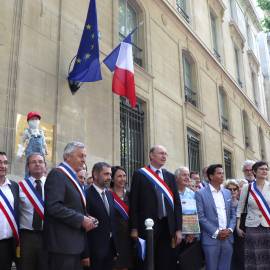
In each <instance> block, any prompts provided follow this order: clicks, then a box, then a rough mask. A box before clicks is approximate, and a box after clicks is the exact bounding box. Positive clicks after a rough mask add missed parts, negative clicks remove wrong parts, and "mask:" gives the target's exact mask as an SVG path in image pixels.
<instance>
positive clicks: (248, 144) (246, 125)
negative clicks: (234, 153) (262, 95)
mask: <svg viewBox="0 0 270 270" xmlns="http://www.w3.org/2000/svg"><path fill="white" fill-rule="evenodd" d="M243 125H244V136H245V140H244V141H245V147H249V148H250V147H251V137H250V126H249V119H248V115H247V113H246V111H243Z"/></svg>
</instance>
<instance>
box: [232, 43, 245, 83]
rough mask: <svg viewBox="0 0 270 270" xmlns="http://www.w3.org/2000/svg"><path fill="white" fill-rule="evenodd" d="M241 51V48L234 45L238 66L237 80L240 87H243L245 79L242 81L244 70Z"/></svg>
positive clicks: (236, 66)
mask: <svg viewBox="0 0 270 270" xmlns="http://www.w3.org/2000/svg"><path fill="white" fill-rule="evenodd" d="M240 54H241V52H240V49H238V48H237V47H236V46H235V47H234V58H235V68H236V77H237V82H238V84H239V86H240V87H243V81H242V70H241V66H240V65H241V62H242V61H241V55H240Z"/></svg>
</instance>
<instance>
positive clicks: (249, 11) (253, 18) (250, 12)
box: [241, 0, 263, 32]
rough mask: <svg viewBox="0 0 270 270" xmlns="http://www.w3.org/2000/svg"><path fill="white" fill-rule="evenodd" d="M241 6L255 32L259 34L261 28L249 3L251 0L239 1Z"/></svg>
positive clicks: (253, 8) (254, 10)
mask: <svg viewBox="0 0 270 270" xmlns="http://www.w3.org/2000/svg"><path fill="white" fill-rule="evenodd" d="M241 4H242V6H243V7H244V8H245V10H246V11H247V12H248V13H249V15H250V17H251V19H252V21H253V24H254V26H255V27H256V28H257V30H258V31H259V32H260V31H262V30H263V29H262V26H261V23H260V19H259V17H258V15H257V12H256V9H255V7H254V5H253V3H252V2H251V0H241Z"/></svg>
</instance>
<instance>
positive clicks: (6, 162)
mask: <svg viewBox="0 0 270 270" xmlns="http://www.w3.org/2000/svg"><path fill="white" fill-rule="evenodd" d="M0 165H8V161H7V160H4V161H0Z"/></svg>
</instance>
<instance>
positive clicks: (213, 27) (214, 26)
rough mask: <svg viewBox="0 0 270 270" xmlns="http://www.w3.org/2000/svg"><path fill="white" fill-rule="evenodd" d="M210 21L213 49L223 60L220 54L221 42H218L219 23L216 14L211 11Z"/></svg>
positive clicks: (217, 56) (219, 59) (218, 57)
mask: <svg viewBox="0 0 270 270" xmlns="http://www.w3.org/2000/svg"><path fill="white" fill-rule="evenodd" d="M210 22H211V31H212V42H213V50H214V55H215V56H216V58H217V59H218V61H221V58H220V54H219V44H218V23H217V17H216V15H215V14H214V13H213V12H212V11H211V12H210Z"/></svg>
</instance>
